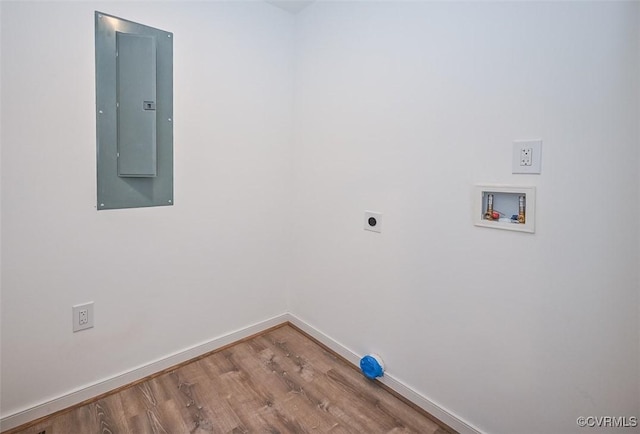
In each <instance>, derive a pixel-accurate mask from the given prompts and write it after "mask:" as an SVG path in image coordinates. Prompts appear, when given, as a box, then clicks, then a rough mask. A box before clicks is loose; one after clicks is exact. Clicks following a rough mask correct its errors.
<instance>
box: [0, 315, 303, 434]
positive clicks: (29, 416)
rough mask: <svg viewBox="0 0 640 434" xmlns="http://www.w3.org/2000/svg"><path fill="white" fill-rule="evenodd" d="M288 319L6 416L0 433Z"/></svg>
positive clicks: (257, 326) (224, 337)
mask: <svg viewBox="0 0 640 434" xmlns="http://www.w3.org/2000/svg"><path fill="white" fill-rule="evenodd" d="M289 317H290V316H289V314H287V313H284V314H281V315H278V316H275V317H273V318H269V319H267V320H264V321H260V322H258V323H256V324H253V325H250V326H247V327H244V328H242V329H239V330H236V331H233V332H231V333H228V334H225V335H222V336H219V337H216V338H214V339H212V340H210V341H208V342H204V343H202V344H199V345H195V346H193V347H190V348H186V349H184V350H181V351H178V352H176V353H173V354H170V355H168V356H166V357H163V358H161V359H158V360H155V361H153V362H150V363H148V364H145V365H142V366H138V367H137V368H134V369H131V370H130V371H126V372H122V373H120V374H118V375H115V376H113V377H111V378H107V379H104V380H101V381H97V382H95V383H92V384H88V385H86V386H83V387H80V388H78V389H75V390H72V391H70V392H69V393H66V394H64V395H62V396H60V397H58V398H56V399H53V400H50V401H46V402H42V403H40V404H37V405H35V406H33V407H29V408H26V409H24V410H20V411H17V412H15V413H13V414H10V415H8V416H4V415H3V416H2V418H1V419H0V431H7V430H10V429H12V428H15V427H17V426H20V425H23V424H25V423H28V422H31V421H33V420H36V419H39V418H41V417H44V416H47V415H50V414H52V413H55V412H57V411H60V410H64V409H65V408H69V407H71V406H74V405H77V404H79V403H81V402H83V401H86V400H88V399H91V398H94V397H96V396H99V395H102V394H103V393H107V392H109V391H111V390H114V389H117V388H119V387H122V386H126V385H127V384H130V383H133V382H134V381H138V380H141V379H143V378H145V377H148V376H150V375H153V374H155V373H157V372H160V371H163V370H165V369H167V368H170V367H172V366H175V365H178V364H180V363H183V362H186V361H188V360H191V359H193V358H196V357H198V356H201V355H203V354H206V353H208V352H210V351H213V350H216V349H218V348H222V347H224V346H225V345H228V344H231V343H233V342H236V341H239V340H241V339H244V338H247V337H249V336H252V335H255V334H256V333H260V332H262V331H264V330H266V329H268V328H270V327H273V326H277V325H279V324H282V323H285V322H287V321H289Z"/></svg>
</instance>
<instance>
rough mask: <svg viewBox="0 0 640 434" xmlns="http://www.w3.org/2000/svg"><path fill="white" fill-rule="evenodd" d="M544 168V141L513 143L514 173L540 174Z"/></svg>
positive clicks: (518, 141) (517, 141) (519, 141)
mask: <svg viewBox="0 0 640 434" xmlns="http://www.w3.org/2000/svg"><path fill="white" fill-rule="evenodd" d="M541 168H542V140H516V141H515V142H513V160H512V170H511V172H512V173H533V174H539V173H540V172H541Z"/></svg>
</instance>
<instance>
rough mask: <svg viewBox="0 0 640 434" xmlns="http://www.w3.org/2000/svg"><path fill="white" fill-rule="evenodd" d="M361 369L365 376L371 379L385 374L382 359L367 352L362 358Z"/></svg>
mask: <svg viewBox="0 0 640 434" xmlns="http://www.w3.org/2000/svg"><path fill="white" fill-rule="evenodd" d="M360 369H361V370H362V373H363V374H364V376H365V377H367V378H369V379H371V380H373V379H375V378H378V377H382V376H383V375H384V366H383V363H382V360H381V359H380V357H378V356H377V355H375V354H367V355H366V356H364V357H363V358H362V359H360Z"/></svg>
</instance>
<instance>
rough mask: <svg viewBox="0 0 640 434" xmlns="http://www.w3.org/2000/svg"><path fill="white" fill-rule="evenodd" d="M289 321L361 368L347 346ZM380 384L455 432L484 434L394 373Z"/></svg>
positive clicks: (292, 317) (299, 322) (292, 318)
mask: <svg viewBox="0 0 640 434" xmlns="http://www.w3.org/2000/svg"><path fill="white" fill-rule="evenodd" d="M287 315H288V320H289V322H290V323H291V324H293V325H295V326H296V327H298V328H299V329H300V330H302V331H304V332H305V333H307V334H308V335H309V336H311V337H313V338H314V339H316V340H318V341H319V342H321V343H322V344H324V345H326V346H327V347H328V348H329V349H331V350H332V351H334V352H336V353H337V354H338V355H340V356H341V357H343V358H344V359H346V360H347V361H348V362H349V363H352V364H354V365H355V366H358V367H359V366H360V359H361V358H362V356H360V355H358V354H356V353H354V352H353V351H351V350H350V349H349V348H347V347H346V346H344V345H342V344H341V343H339V342H338V341H336V340H334V339H332V338H331V337H329V336H327V335H325V334H324V333H322V332H321V331H319V330H318V329H317V328H316V327H314V326H312V325H310V324H308V323H306V322H305V321H303V320H301V319H300V318H298V317H297V316H295V315H293V314H291V313H289V314H287ZM379 380H380V382H381V383H382V384H384V385H385V386H387V387H389V388H390V389H391V390H393V391H394V392H396V393H397V394H399V395H400V396H402V397H403V398H405V399H407V400H408V401H410V402H412V403H413V404H415V405H417V406H418V407H420V408H422V409H423V410H425V411H426V412H427V413H429V414H431V415H432V416H433V417H435V418H437V419H439V420H440V421H442V422H443V423H445V424H446V425H449V426H450V427H451V428H453V429H454V430H456V431H458V432H459V433H460V434H483V432H482V431H480V430H479V429H478V428H476V427H474V426H473V425H471V424H470V423H468V422H466V421H465V420H464V419H462V418H461V417H459V416H457V415H456V414H454V413H453V412H451V411H449V410H447V409H445V408H444V407H442V406H441V405H439V404H438V403H436V402H435V401H433V400H432V399H429V398H427V397H426V396H424V395H422V394H420V393H418V392H417V391H415V390H413V389H412V388H411V387H409V386H407V385H406V384H404V383H403V382H402V381H400V380H398V379H397V378H395V377H394V376H393V374H392V373H389V372H388V371H385V374H384V376H383V377H381V378H379Z"/></svg>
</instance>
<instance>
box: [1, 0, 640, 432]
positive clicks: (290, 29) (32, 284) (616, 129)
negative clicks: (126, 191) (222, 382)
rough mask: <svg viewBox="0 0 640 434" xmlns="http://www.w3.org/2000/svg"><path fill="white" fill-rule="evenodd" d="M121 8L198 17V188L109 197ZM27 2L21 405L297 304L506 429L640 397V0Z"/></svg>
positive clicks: (10, 132) (10, 265) (8, 136)
mask: <svg viewBox="0 0 640 434" xmlns="http://www.w3.org/2000/svg"><path fill="white" fill-rule="evenodd" d="M94 10H100V11H103V12H105V13H110V14H114V15H118V16H122V17H125V18H127V19H130V20H133V21H137V22H142V23H144V24H148V25H152V26H155V27H159V28H161V29H165V30H169V31H172V32H174V34H175V40H174V44H175V45H174V55H175V57H174V73H175V83H174V84H175V89H174V95H175V149H174V152H175V157H176V158H175V201H176V205H175V206H174V207H166V208H151V209H136V210H121V211H102V212H96V211H95V209H94V204H95V169H94V167H95V121H94V103H95V99H94V98H95V97H94V83H93V80H94V79H93V77H94V59H93V11H94ZM0 11H1V18H0V19H1V29H2V30H1V33H0V37H1V44H2V45H1V50H0V51H1V55H2V66H1V68H0V75H1V78H0V80H1V84H2V86H1V89H0V90H1V92H2V98H1V107H0V109H1V116H2V118H1V126H2V131H1V133H0V134H1V135H0V139H1V141H2V161H1V164H2V177H1V188H2V221H1V224H2V249H1V254H2V261H3V262H2V270H1V271H2V281H1V284H2V294H1V296H2V304H1V309H2V310H1V324H0V325H1V329H2V330H1V333H2V335H1V341H2V359H1V363H2V366H1V369H2V371H1V374H2V375H1V378H2V394H1V396H0V399H1V405H0V408H1V413H2V416H5V415H9V414H12V413H14V412H16V411H19V410H21V409H24V408H29V407H31V406H33V405H36V404H38V403H40V402H42V401H46V400H48V399H51V398H53V397H57V396H60V395H62V394H65V393H67V392H68V391H70V390H73V389H75V388H78V387H82V386H84V385H86V384H90V383H93V382H95V381H98V380H100V379H102V378H109V377H111V376H113V375H115V374H117V373H119V372H122V371H126V370H129V369H131V368H133V367H136V366H138V365H140V364H144V363H148V362H149V361H152V360H155V359H157V358H159V357H164V356H166V355H167V354H170V353H172V352H174V351H178V350H180V349H182V348H185V347H189V346H191V345H194V344H197V343H200V342H202V341H206V340H208V339H211V338H213V337H216V336H218V335H220V334H224V333H226V332H229V331H232V330H234V329H237V328H240V327H243V326H246V325H248V324H251V323H254V322H256V321H259V320H262V319H265V318H268V317H270V316H273V315H276V314H279V313H282V312H283V311H285V310H287V309H288V310H290V311H291V312H293V313H294V314H296V315H298V316H299V317H300V318H302V319H303V320H305V321H307V322H309V323H310V324H312V325H313V326H315V327H317V328H318V329H319V330H320V331H322V332H324V333H326V334H327V335H329V336H331V337H333V338H334V339H336V340H338V341H339V342H341V343H343V344H344V345H346V346H347V347H349V348H351V349H352V350H354V351H355V352H357V353H359V354H363V353H366V352H370V351H375V352H378V353H380V354H381V355H382V356H383V358H384V359H385V362H386V363H387V367H388V372H389V373H391V374H393V375H394V376H395V377H396V378H399V379H400V380H402V381H404V382H405V383H407V384H408V385H409V386H411V387H412V388H414V389H415V390H417V391H418V392H420V393H422V394H424V395H425V396H427V397H429V398H431V399H432V400H433V401H435V402H437V403H439V404H440V405H442V406H443V407H444V408H446V409H448V410H450V411H452V412H454V413H455V414H457V415H458V416H460V417H461V418H462V419H465V420H466V421H468V422H469V423H471V424H473V425H475V426H477V427H478V428H480V429H482V430H484V431H486V432H487V433H518V434H526V433H529V432H530V433H534V432H535V433H550V432H553V433H558V434H561V433H562V434H563V433H572V432H581V430H580V429H579V428H578V427H577V426H576V424H575V419H576V417H577V416H581V415H583V416H589V415H594V416H603V415H611V416H632V415H637V414H638V411H640V399H639V395H640V393H639V391H640V382H639V380H638V379H639V378H640V342H639V332H638V330H639V328H640V324H639V322H638V317H639V305H640V303H639V300H638V287H639V282H640V278H639V275H638V263H639V262H640V257H639V249H640V233H639V231H638V229H637V227H636V225H635V224H634V222H635V220H634V219H635V217H634V216H636V215H637V214H638V211H640V209H639V200H638V198H640V179H639V176H638V168H639V167H640V158H639V155H638V144H639V143H640V132H639V129H638V119H640V109H639V107H638V106H639V103H640V91H639V90H638V89H639V84H640V83H639V79H640V54H639V51H640V50H639V47H640V35H639V34H638V31H639V29H640V25H639V21H640V8H639V6H638V4H637V3H538V2H529V3H514V4H508V3H483V2H480V3H440V2H429V3H415V2H406V3H405V2H388V3H387V2H376V3H330V2H328V3H322V2H321V3H315V4H314V5H312V6H310V7H309V8H307V9H305V10H304V11H303V12H301V13H300V14H299V15H298V16H296V18H295V29H294V19H293V17H292V16H290V15H287V14H286V13H284V12H283V11H280V10H278V9H276V8H273V7H271V6H268V5H266V4H262V3H261V2H256V3H253V2H249V3H238V2H231V3H229V2H221V3H213V2H212V3H205V2H197V3H190V2H179V3H178V2H175V3H174V2H158V3H156V2H143V3H130V2H127V3H125V2H105V3H91V2H87V3H84V2H68V3H49V2H46V3H31V2H20V3H18V2H2V3H0ZM294 30H295V33H294ZM294 43H295V53H294V51H293V50H294V46H293V44H294ZM294 60H295V64H294V63H293V61H294ZM294 72H295V75H294ZM294 84H295V86H294ZM294 91H295V100H293V96H294ZM292 102H293V104H292ZM294 112H295V118H294V117H293V115H294ZM294 121H295V125H294V124H293V122H294ZM292 131H293V132H294V140H293V144H294V145H295V146H294V147H293V148H292V147H291V145H292V140H291V132H292ZM525 138H542V139H544V150H543V154H544V161H543V173H542V175H540V176H529V175H511V170H510V164H511V141H512V140H515V139H525ZM292 167H293V170H292ZM480 182H482V183H485V182H495V183H517V184H530V185H535V186H536V187H537V188H538V191H537V193H538V203H537V209H538V213H537V228H536V234H535V235H529V234H520V233H511V232H504V231H493V230H490V229H483V228H475V227H473V226H472V218H471V209H470V204H471V199H472V198H471V191H472V186H473V184H474V183H480ZM365 209H370V210H374V211H381V212H383V213H384V230H383V233H382V234H374V233H371V232H365V231H363V230H362V220H363V211H364V210H365ZM292 228H293V229H292ZM292 249H293V251H291V250H292ZM292 254H293V256H292ZM287 287H289V288H290V290H288V291H286V290H285V288H287ZM88 300H94V301H95V302H96V327H95V328H94V329H92V330H90V331H85V332H81V333H76V334H72V333H71V324H70V322H71V319H70V311H71V305H73V304H77V303H80V302H84V301H88ZM52 361H53V362H52Z"/></svg>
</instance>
